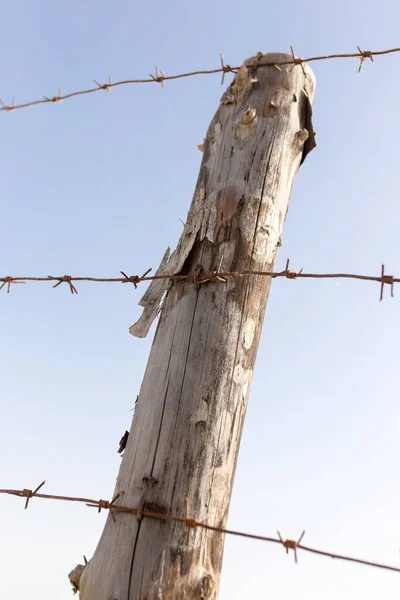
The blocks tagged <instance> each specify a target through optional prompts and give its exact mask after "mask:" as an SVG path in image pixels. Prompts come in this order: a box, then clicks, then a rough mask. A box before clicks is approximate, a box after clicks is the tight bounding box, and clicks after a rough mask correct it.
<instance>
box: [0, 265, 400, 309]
mask: <svg viewBox="0 0 400 600" xmlns="http://www.w3.org/2000/svg"><path fill="white" fill-rule="evenodd" d="M289 262H290V261H289V259H287V261H286V266H285V269H284V270H283V271H251V270H250V271H227V272H225V271H220V270H219V269H218V270H215V271H211V272H208V273H206V272H204V271H203V268H202V266H201V265H196V267H195V269H194V273H193V274H169V275H149V273H150V271H151V269H147V271H146V272H145V273H143V275H142V276H139V275H130V276H128V275H127V274H126V273H125V272H124V271H120V273H121V274H122V275H123V277H108V278H106V277H79V276H78V277H75V276H72V275H63V276H60V277H54V276H52V275H47V276H46V277H14V276H10V275H8V276H7V277H0V283H1V285H0V290H2V289H3V288H4V287H5V286H7V293H10V289H11V286H12V285H13V284H20V283H26V282H27V281H40V282H43V281H57V283H56V284H55V285H54V286H53V287H54V288H56V287H58V286H59V285H60V284H61V283H64V282H65V283H67V284H68V285H69V287H70V291H71V293H72V294H78V290H77V289H76V287H75V285H74V284H73V283H72V282H74V281H90V282H95V283H132V284H133V285H134V287H135V288H137V286H138V284H139V283H140V282H142V281H153V280H157V279H169V280H171V281H176V280H178V281H183V280H186V279H188V280H191V281H193V283H194V285H195V287H196V288H197V289H199V288H200V286H201V285H202V284H205V283H208V282H210V281H215V282H222V283H225V280H226V278H227V277H251V276H258V277H271V279H276V278H278V277H286V279H357V280H361V281H375V282H378V283H380V297H379V299H380V300H382V299H383V291H384V286H385V284H387V285H389V286H390V292H391V296H392V297H393V295H394V290H393V288H394V284H395V283H400V277H394V276H393V275H387V274H386V273H385V265H384V264H382V270H381V274H380V275H357V274H354V273H304V272H303V269H301V270H300V271H292V270H290V269H289Z"/></svg>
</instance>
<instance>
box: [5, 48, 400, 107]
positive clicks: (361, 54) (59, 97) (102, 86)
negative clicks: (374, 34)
mask: <svg viewBox="0 0 400 600" xmlns="http://www.w3.org/2000/svg"><path fill="white" fill-rule="evenodd" d="M290 50H291V54H292V59H291V60H285V61H278V62H262V61H259V60H257V61H254V64H253V69H254V70H256V69H258V68H259V67H275V68H277V69H280V67H281V66H284V65H293V67H294V66H296V65H298V66H300V67H301V68H302V69H303V70H304V66H303V64H304V63H307V62H315V61H321V60H332V59H344V58H356V59H358V60H359V61H360V64H359V67H358V73H360V71H361V69H362V66H363V64H364V61H365V60H367V59H369V60H371V61H372V62H374V58H373V57H374V56H384V55H386V54H394V53H397V52H400V48H391V49H389V50H374V51H372V50H362V49H361V48H360V46H357V52H350V53H347V54H346V53H343V54H327V55H325V56H311V57H309V58H301V57H299V56H295V54H294V50H293V47H292V46H290ZM259 54H261V55H262V53H258V55H259ZM258 55H257V56H258ZM220 61H221V67H219V68H217V69H203V70H199V71H190V72H188V73H179V74H177V75H164V73H163V72H162V71H161V69H159V67H158V66H156V68H155V75H152V74H151V73H150V75H149V79H125V80H121V81H115V82H114V83H113V82H112V78H111V76H109V77H108V80H107V82H106V83H100V82H99V81H97V79H93V81H94V83H95V84H96V87H93V88H88V89H85V90H78V91H76V92H70V93H68V94H62V90H61V89H59V90H58V94H56V95H55V96H52V97H48V96H43V98H42V99H41V100H33V101H31V102H24V103H22V104H16V101H15V97H14V98H13V99H12V101H11V103H10V104H7V103H6V102H4V100H2V99H1V98H0V111H4V112H12V111H14V110H19V109H22V108H30V107H32V106H38V105H39V104H57V103H60V102H62V101H63V100H69V99H70V98H75V97H77V96H85V95H89V94H94V93H97V92H101V91H105V92H107V93H109V92H110V91H111V89H112V88H115V87H119V86H122V85H133V84H143V83H159V84H160V85H161V87H164V82H165V81H174V80H176V79H184V78H187V77H194V76H197V75H214V74H216V73H222V81H221V85H222V84H223V83H224V76H225V74H226V73H235V72H236V71H237V70H238V69H239V68H240V66H239V67H231V66H230V65H226V64H225V63H224V59H223V55H222V53H220Z"/></svg>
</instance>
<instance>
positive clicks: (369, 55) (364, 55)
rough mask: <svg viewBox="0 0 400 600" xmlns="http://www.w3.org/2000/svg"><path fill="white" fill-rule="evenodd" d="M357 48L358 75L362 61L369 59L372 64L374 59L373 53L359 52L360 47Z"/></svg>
mask: <svg viewBox="0 0 400 600" xmlns="http://www.w3.org/2000/svg"><path fill="white" fill-rule="evenodd" d="M357 48H358V51H359V53H360V66H359V67H358V73H360V72H361V69H362V66H363V64H364V60H366V59H367V58H369V59H370V61H371V62H374V57H373V52H371V50H361V48H360V46H357Z"/></svg>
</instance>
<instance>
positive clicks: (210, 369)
mask: <svg viewBox="0 0 400 600" xmlns="http://www.w3.org/2000/svg"><path fill="white" fill-rule="evenodd" d="M290 59H291V57H290V56H289V55H286V54H266V55H263V56H262V57H260V56H259V57H258V59H257V58H256V59H254V58H251V59H248V60H247V61H246V62H245V63H244V66H242V67H241V69H240V70H239V71H238V73H237V74H236V77H235V80H234V82H233V83H232V84H231V85H230V86H229V88H228V90H227V91H226V92H225V93H224V95H223V97H222V99H221V104H220V106H219V108H218V110H217V112H216V114H215V116H214V118H213V120H212V121H211V124H210V127H209V129H208V131H207V135H206V138H205V140H204V156H203V161H202V164H201V168H200V174H199V178H198V182H197V186H196V190H195V193H194V197H193V201H192V204H191V207H190V210H189V214H188V217H187V221H186V224H185V227H184V231H183V233H182V236H181V239H180V241H179V243H178V246H177V248H176V250H175V252H174V253H173V254H172V255H171V256H169V252H167V254H166V255H165V257H164V259H163V262H162V264H161V266H160V268H159V271H158V272H159V273H172V272H174V273H178V272H181V273H190V274H193V273H194V271H195V268H196V265H199V264H201V265H202V267H203V269H204V271H205V272H210V271H213V270H216V269H218V267H220V269H221V271H241V270H248V269H254V270H260V271H261V270H267V271H271V270H272V269H273V266H274V262H275V258H276V254H277V250H278V247H279V245H280V237H281V233H282V227H283V223H284V221H285V217H286V213H287V209H288V202H289V196H290V191H291V188H292V184H293V181H294V178H295V175H296V173H297V171H298V168H299V166H300V164H301V162H302V160H303V159H304V157H305V155H306V154H307V152H309V151H310V150H311V149H312V148H313V146H314V133H313V130H312V124H311V102H312V97H313V93H314V86H315V81H314V76H313V74H312V72H311V70H310V69H309V68H308V67H307V66H306V65H303V66H301V65H296V66H294V67H293V66H291V65H287V66H282V67H280V68H279V69H278V68H276V67H274V66H261V67H258V68H257V70H254V60H258V61H259V64H260V63H261V64H262V63H263V62H270V63H275V62H278V61H285V60H290ZM303 68H304V70H303ZM167 287H168V290H167V296H166V298H165V300H164V302H163V304H162V310H161V315H160V320H159V323H158V327H157V331H156V334H155V338H154V342H153V346H152V349H151V353H150V357H149V361H148V365H147V368H146V372H145V375H144V379H143V383H142V386H141V390H140V395H139V398H138V401H137V405H136V409H135V413H134V419H133V423H132V428H131V431H130V435H129V439H128V444H127V447H126V450H125V455H124V457H123V460H122V464H121V468H120V472H119V476H118V479H117V484H116V492H121V491H123V492H124V493H123V495H122V497H121V498H120V499H119V500H118V503H121V504H123V505H124V506H130V507H137V506H138V505H139V504H140V501H141V497H142V494H143V490H144V486H145V482H144V481H143V478H154V479H155V480H156V483H154V485H153V487H152V488H151V490H150V491H149V494H148V496H147V499H146V505H145V506H146V509H147V510H153V511H155V512H162V513H169V514H175V515H182V516H185V499H186V497H187V498H188V501H189V513H190V516H192V517H194V518H196V519H199V520H202V521H203V520H205V521H207V522H208V523H209V524H211V525H216V526H220V527H224V526H225V525H226V521H227V517H228V510H229V502H230V497H231V493H232V486H233V481H234V476H235V468H236V461H237V456H238V452H239V445H240V438H241V433H242V427H243V421H244V417H245V413H246V406H247V399H248V395H249V389H250V383H251V380H252V375H253V369H254V363H255V360H256V355H257V348H258V342H259V338H260V333H261V327H262V322H263V318H264V312H265V307H266V303H267V298H268V292H269V288H270V279H268V278H267V277H261V276H248V277H237V278H228V279H227V281H226V282H219V281H211V282H208V283H203V284H202V285H200V287H199V289H196V287H195V285H194V283H193V280H184V281H174V282H173V283H172V284H171V283H169V282H168V281H167V282H166V281H157V282H152V284H151V285H150V287H149V289H148V291H147V292H146V294H145V296H144V297H143V299H142V301H141V304H142V306H144V312H143V314H142V317H141V318H140V319H139V321H138V322H137V323H136V324H135V325H133V326H132V328H131V333H132V334H133V335H136V336H138V337H143V336H144V335H146V333H147V331H148V328H149V327H150V324H151V322H152V321H153V319H154V318H155V316H156V314H157V312H158V311H159V306H160V301H161V298H162V296H163V294H164V292H165V291H166V289H167ZM114 514H115V522H114V520H113V519H112V518H111V515H109V517H108V519H107V523H106V525H105V528H104V531H103V534H102V536H101V539H100V541H99V544H98V547H97V549H96V551H95V553H94V556H93V558H92V559H91V560H90V561H89V564H88V566H87V567H86V568H85V569H84V571H83V574H82V576H81V578H80V582H79V588H80V598H81V599H82V600H183V599H185V600H191V599H196V600H197V599H201V598H204V599H205V598H207V599H216V598H217V597H218V587H219V580H220V573H221V565H222V556H223V547H224V536H223V535H222V534H219V533H215V532H210V531H206V530H203V529H199V528H197V529H194V530H192V531H191V533H190V536H189V539H188V538H187V529H186V527H185V525H182V524H179V523H171V522H165V521H157V520H153V519H149V518H147V519H146V518H143V519H142V520H141V521H140V522H139V521H138V520H137V519H136V517H135V515H132V514H123V513H118V512H115V513H114Z"/></svg>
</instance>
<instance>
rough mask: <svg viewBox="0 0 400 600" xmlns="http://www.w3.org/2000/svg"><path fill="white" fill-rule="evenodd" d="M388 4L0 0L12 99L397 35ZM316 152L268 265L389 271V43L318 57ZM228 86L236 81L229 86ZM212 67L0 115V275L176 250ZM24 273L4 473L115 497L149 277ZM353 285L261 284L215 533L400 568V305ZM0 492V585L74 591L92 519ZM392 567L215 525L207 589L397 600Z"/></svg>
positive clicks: (32, 593)
mask: <svg viewBox="0 0 400 600" xmlns="http://www.w3.org/2000/svg"><path fill="white" fill-rule="evenodd" d="M399 22H400V5H399V3H398V2H396V1H395V0H393V1H391V2H390V1H388V0H382V1H381V2H379V3H377V2H372V1H368V0H367V1H365V0H363V1H362V2H361V1H354V0H353V1H352V0H347V1H346V2H344V1H343V0H339V1H336V2H326V1H317V0H314V1H312V0H303V1H302V2H296V1H295V0H283V1H281V2H279V3H272V2H261V1H258V0H251V1H250V2H249V3H247V4H246V3H245V2H238V1H237V0H234V1H231V2H227V1H226V0H224V1H220V2H218V1H217V2H216V1H210V0H204V1H203V2H198V3H194V2H188V1H187V2H184V1H183V0H182V1H174V0H173V1H172V2H168V3H167V2H165V3H164V2H160V1H159V0H156V2H154V3H152V4H150V3H145V4H143V3H137V2H127V1H124V0H115V1H114V2H104V1H98V2H94V1H82V0H80V1H78V0H69V1H68V2H66V1H65V0H62V2H51V1H50V0H42V1H41V2H40V3H33V2H28V1H26V0H15V1H14V2H7V3H3V6H2V18H1V23H0V56H1V65H2V67H1V79H0V96H1V97H2V99H3V100H4V101H6V102H10V101H11V99H12V97H13V96H15V97H16V100H17V102H22V101H28V100H34V99H37V98H40V97H42V96H43V95H48V96H54V95H55V94H56V93H57V91H58V89H59V88H60V87H61V88H62V90H63V92H69V91H73V90H77V89H81V88H87V87H91V85H92V79H93V78H96V79H97V80H99V81H102V82H103V81H106V79H107V77H108V75H112V77H113V80H114V81H116V80H119V79H126V78H131V77H146V76H147V75H148V73H149V72H154V65H155V64H158V65H159V66H160V67H161V68H162V69H163V71H164V72H165V74H174V73H179V72H184V71H187V70H195V69H198V68H200V69H201V68H215V67H218V65H219V52H220V51H223V52H224V56H225V60H226V62H228V63H229V64H232V65H237V64H240V63H241V62H242V60H243V59H245V58H246V57H248V56H251V55H254V54H255V53H256V52H257V51H259V50H261V51H263V52H270V51H283V52H286V51H288V49H289V44H293V45H294V47H295V50H296V52H297V54H299V55H301V56H313V55H318V54H326V53H333V52H352V51H355V50H356V45H357V44H358V45H360V46H361V47H362V48H365V49H371V50H382V49H386V48H391V47H394V46H400V37H399ZM312 67H313V69H314V72H315V74H316V78H317V91H316V95H315V116H314V126H315V129H316V132H317V142H318V147H317V149H316V150H315V151H314V152H313V153H312V154H311V155H309V157H308V158H307V160H306V162H305V164H304V165H303V166H302V168H301V170H300V172H299V175H298V177H297V179H296V182H295V186H294V190H293V194H292V198H291V204H290V209H289V215H288V219H287V222H286V225H285V229H284V235H283V246H282V248H281V249H280V255H279V260H278V263H277V269H280V268H282V267H283V265H284V263H285V260H286V258H287V257H290V258H291V264H292V267H293V268H297V269H299V268H301V267H303V268H304V269H305V270H307V271H316V272H343V271H345V272H346V271H347V272H355V273H365V274H379V272H380V265H381V262H382V261H383V262H385V264H386V270H387V272H388V273H391V272H394V273H395V274H396V275H397V276H398V275H399V272H400V244H399V237H398V223H399V217H400V208H399V191H398V187H399V139H400V121H399V116H398V115H399V112H398V105H399V97H400V78H399V73H400V54H397V55H396V54H395V55H391V56H385V57H378V58H376V59H375V62H374V64H372V63H370V62H369V61H367V62H366V63H365V64H364V67H363V70H362V73H361V74H360V75H357V68H358V62H357V61H355V60H352V61H350V60H342V61H340V60H337V61H329V62H328V61H325V62H320V63H313V65H312ZM229 80H230V78H228V82H229ZM221 94H222V88H221V86H220V76H219V75H215V76H208V77H196V78H191V79H186V80H181V81H175V82H170V83H166V85H165V87H164V89H161V87H160V86H157V85H145V86H131V87H122V88H118V89H115V90H113V92H112V93H111V94H109V95H107V94H106V93H99V94H95V95H92V96H86V97H81V98H76V99H72V100H69V101H65V102H63V103H62V104H60V105H46V106H40V107H35V108H31V109H27V110H21V111H18V112H14V113H1V114H0V122H1V145H2V152H1V154H2V160H1V162H0V170H1V172H0V175H1V236H0V265H1V267H0V270H1V271H2V273H1V275H2V276H5V275H14V276H17V275H20V276H22V275H23V276H33V275H43V276H46V275H47V274H53V275H63V274H64V273H67V274H74V275H91V276H106V277H107V276H108V277H113V276H118V273H119V271H120V270H124V271H126V272H128V273H130V274H135V273H139V274H140V273H142V272H143V271H145V270H146V269H147V268H149V267H153V268H154V269H155V268H156V267H157V266H158V264H159V261H160V259H161V257H162V255H163V253H164V251H165V248H166V247H167V246H168V245H171V246H172V247H174V246H175V244H176V242H177V240H178V238H179V235H180V233H181V230H182V224H181V222H180V220H179V219H180V218H181V219H183V220H185V217H186V214H187V210H188V207H189V204H190V202H191V198H192V193H193V190H194V186H195V183H196V179H197V173H198V168H199V165H200V162H201V154H200V153H199V151H198V150H197V145H198V144H200V143H201V142H202V140H203V137H204V133H205V131H206V129H207V127H208V123H209V121H210V120H211V118H212V116H213V114H214V112H215V110H216V108H217V106H218V102H219V98H220V96H221ZM78 289H79V295H78V296H71V294H70V292H69V290H68V287H67V286H65V285H63V286H60V287H58V288H57V289H56V290H53V289H52V288H51V285H50V284H47V283H45V284H35V283H31V284H28V285H25V286H22V285H20V286H14V287H13V288H12V290H11V294H9V295H7V294H5V293H4V292H5V290H4V289H3V291H2V293H1V294H0V339H1V343H0V360H1V367H2V368H1V392H0V393H1V425H0V456H1V458H2V460H1V470H0V474H1V477H0V488H24V487H27V488H34V487H35V486H36V485H38V484H39V483H40V482H41V481H42V480H43V479H46V481H47V484H46V486H45V488H44V489H43V491H45V492H47V493H56V494H57V493H59V494H71V495H84V496H89V497H93V498H110V496H111V494H112V491H113V489H114V483H115V478H116V475H117V472H118V468H119V464H120V457H119V456H118V455H117V453H116V450H117V447H118V441H119V439H120V437H121V435H122V434H123V432H124V431H125V429H126V428H127V429H129V426H130V421H131V416H132V413H131V412H130V409H131V408H132V406H133V404H134V400H135V397H136V394H137V392H138V390H139V387H140V383H141V379H142V376H143V372H144V368H145V365H146V360H147V356H148V353H149V349H150V345H151V341H152V336H153V333H154V328H153V329H152V332H151V334H150V335H149V337H148V338H147V339H145V340H138V339H135V338H133V337H132V336H130V335H129V333H128V327H129V326H130V325H131V324H132V323H133V322H134V321H135V320H136V319H137V317H138V316H139V314H140V310H141V309H140V308H139V307H138V305H137V303H138V301H139V299H140V297H141V295H142V294H143V293H144V291H145V286H144V285H143V284H142V286H140V287H139V288H138V289H137V290H136V291H135V290H134V289H133V286H127V285H101V284H89V283H87V284H80V285H79V286H78ZM396 291H397V297H396V296H395V298H394V299H391V298H390V293H389V289H387V290H386V294H385V296H386V297H385V300H384V302H382V303H379V301H378V299H379V285H378V284H373V283H364V282H359V281H340V282H339V281H329V280H324V281H287V280H277V281H275V282H273V285H272V291H271V294H270V300H269V304H268V309H267V315H266V320H265V325H264V330H263V334H262V339H261V344H260V349H259V355H258V360H257V365H256V372H255V378H254V382H253V386H252V390H251V394H250V401H249V408H248V413H247V418H246V422H245V429H244V434H243V440H242V446H241V451H240V458H239V463H238V469H237V475H236V482H235V489H234V494H233V498H232V503H231V511H230V518H229V526H230V527H232V528H237V529H243V530H246V531H251V532H255V533H260V534H265V535H275V532H276V529H280V531H281V532H282V535H283V536H284V537H289V538H293V537H296V536H298V535H299V534H300V533H301V531H302V530H303V529H305V530H306V537H305V539H304V543H306V544H307V545H310V546H316V547H320V548H322V549H325V550H328V551H329V550H330V551H336V552H340V553H348V554H351V555H356V556H360V557H362V558H365V559H371V560H376V561H382V562H388V563H391V564H393V565H397V566H400V554H399V548H400V516H399V513H400V510H399V507H400V478H399V467H398V464H399V456H400V410H399V402H398V384H399V377H398V368H399V367H398V365H399V343H398V332H399V326H400V317H399V302H400V300H399V298H400V289H399V290H396V289H395V294H396ZM23 504H24V501H23V500H21V499H17V498H13V497H7V496H0V532H1V543H0V564H1V596H2V598H7V600H25V599H27V598H29V599H30V600H55V599H57V600H66V599H69V598H71V588H70V584H69V582H68V579H67V574H68V572H69V571H70V570H71V569H72V568H73V567H74V566H75V565H76V564H77V563H78V562H80V561H81V560H82V555H83V554H85V555H86V556H87V557H88V558H90V557H91V555H92V554H93V551H94V549H95V547H96V544H97V540H98V538H99V536H100V533H101V531H102V527H103V523H104V518H105V515H104V516H103V514H101V515H98V514H97V512H96V511H95V510H90V509H88V508H86V507H85V506H84V505H74V504H63V503H56V502H47V501H39V500H37V501H34V500H33V501H31V504H30V508H29V510H28V511H24V510H23ZM399 586H400V574H396V573H390V572H386V571H378V570H375V569H371V568H366V567H362V566H357V565H351V564H344V563H341V562H339V561H333V560H331V559H328V558H322V557H315V556H311V555H307V554H305V553H300V555H299V564H298V565H297V566H296V565H295V564H294V561H293V558H292V556H290V557H287V556H286V555H285V552H284V550H283V548H280V547H278V546H275V545H268V544H264V543H260V542H255V541H246V540H243V539H230V538H228V539H227V541H226V551H225V559H224V570H223V576H222V584H221V592H220V599H221V600H239V599H240V600H242V599H243V598H251V599H252V600H258V599H260V600H261V599H268V598H274V600H288V599H289V598H290V599H292V598H294V597H296V599H298V600H299V599H303V598H304V599H305V598H307V600H320V599H321V598H324V600H336V599H337V598H345V599H350V598H351V599H353V598H363V600H372V599H374V600H375V599H376V598H384V599H385V600H391V599H395V598H396V599H397V598H398V595H399Z"/></svg>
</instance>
